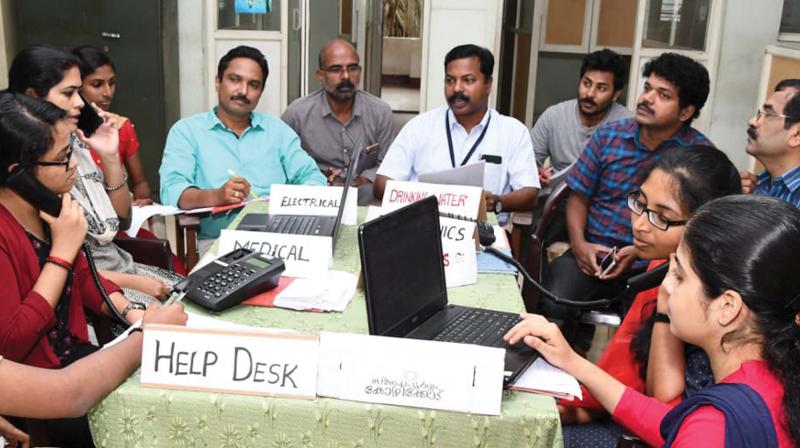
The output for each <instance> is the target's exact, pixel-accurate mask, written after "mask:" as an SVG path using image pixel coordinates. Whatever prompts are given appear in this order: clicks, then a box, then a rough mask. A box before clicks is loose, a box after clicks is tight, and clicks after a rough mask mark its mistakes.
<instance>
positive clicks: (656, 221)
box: [628, 191, 688, 231]
mask: <svg viewBox="0 0 800 448" xmlns="http://www.w3.org/2000/svg"><path fill="white" fill-rule="evenodd" d="M628 208H629V209H631V212H633V213H635V214H636V215H637V216H642V213H645V212H647V220H648V221H650V224H652V225H653V227H655V228H657V229H659V230H664V231H666V230H667V229H669V228H670V226H683V225H686V223H687V222H688V221H672V220H669V219H667V218H665V217H664V215H662V214H661V213H658V212H656V211H653V210H650V209H649V208H647V207H646V206H645V205H644V204H643V203H642V201H640V200H639V192H638V191H634V192H631V193H628Z"/></svg>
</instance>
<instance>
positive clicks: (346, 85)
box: [336, 79, 356, 90]
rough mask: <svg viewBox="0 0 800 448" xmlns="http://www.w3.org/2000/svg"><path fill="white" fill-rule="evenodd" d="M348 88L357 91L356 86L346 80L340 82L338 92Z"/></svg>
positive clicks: (337, 85) (337, 87)
mask: <svg viewBox="0 0 800 448" xmlns="http://www.w3.org/2000/svg"><path fill="white" fill-rule="evenodd" d="M346 88H347V89H355V88H356V86H355V85H354V84H353V82H352V81H350V80H349V79H345V80H344V81H342V82H340V83H339V84H336V90H342V89H346Z"/></svg>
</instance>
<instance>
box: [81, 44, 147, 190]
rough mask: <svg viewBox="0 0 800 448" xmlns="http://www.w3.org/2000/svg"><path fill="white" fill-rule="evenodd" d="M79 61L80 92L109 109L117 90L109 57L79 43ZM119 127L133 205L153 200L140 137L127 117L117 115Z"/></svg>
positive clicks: (94, 157) (115, 75) (122, 153)
mask: <svg viewBox="0 0 800 448" xmlns="http://www.w3.org/2000/svg"><path fill="white" fill-rule="evenodd" d="M72 54H74V55H75V56H76V57H77V58H78V61H79V62H80V69H81V80H82V82H83V85H82V86H81V93H82V94H83V96H84V97H85V98H86V100H87V101H88V102H89V103H94V104H96V105H97V106H98V107H100V109H103V110H104V111H108V110H109V109H110V108H111V102H112V101H114V94H115V93H116V91H117V70H116V68H114V63H113V62H111V58H109V57H108V55H106V54H105V53H103V52H102V51H100V50H98V49H97V48H94V47H91V46H88V45H86V46H82V47H78V48H75V49H73V50H72ZM120 118H121V120H119V121H118V123H119V124H120V125H121V127H120V128H119V159H120V161H122V163H123V164H125V169H126V170H127V172H128V176H129V177H130V185H131V191H132V192H133V205H137V206H142V205H149V204H152V203H153V200H152V199H151V198H150V185H149V184H148V183H147V179H146V178H145V177H144V169H143V168H142V161H141V160H140V159H139V138H138V137H137V136H136V131H135V130H134V129H133V123H132V122H131V120H130V119H128V118H125V117H120ZM90 151H91V152H92V158H93V159H94V161H95V163H96V164H97V165H98V166H99V167H101V168H102V164H101V163H100V158H99V157H97V155H96V154H95V153H94V151H93V150H92V149H91V148H90Z"/></svg>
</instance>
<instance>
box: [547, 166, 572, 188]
mask: <svg viewBox="0 0 800 448" xmlns="http://www.w3.org/2000/svg"><path fill="white" fill-rule="evenodd" d="M574 165H575V162H572V163H570V164H569V166H568V167H566V168H564V169H563V170H561V171H556V172H555V173H553V174H551V175H550V187H551V188H552V187H553V186H555V185H558V184H560V183H561V182H562V181H563V180H564V179H566V178H567V175H568V174H569V172H570V171H571V170H572V167H573V166H574Z"/></svg>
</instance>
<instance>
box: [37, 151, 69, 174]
mask: <svg viewBox="0 0 800 448" xmlns="http://www.w3.org/2000/svg"><path fill="white" fill-rule="evenodd" d="M70 160H72V145H69V148H67V153H66V154H65V155H64V158H63V159H61V160H35V161H33V162H28V163H27V165H30V166H63V167H64V171H69V161H70Z"/></svg>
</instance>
